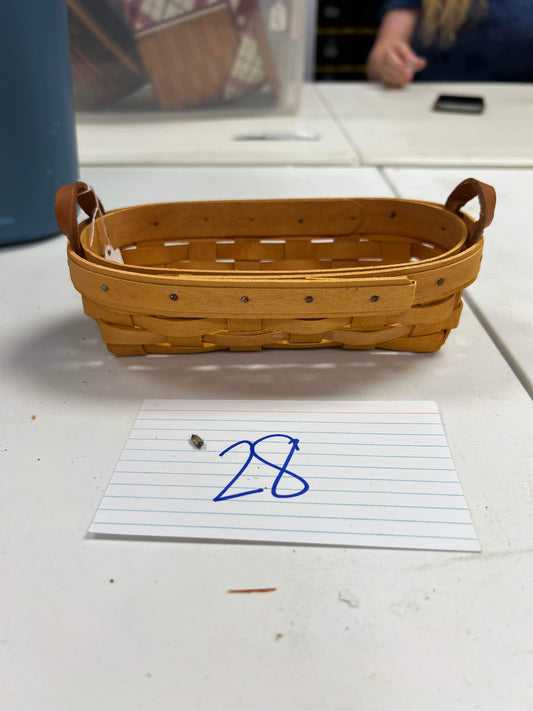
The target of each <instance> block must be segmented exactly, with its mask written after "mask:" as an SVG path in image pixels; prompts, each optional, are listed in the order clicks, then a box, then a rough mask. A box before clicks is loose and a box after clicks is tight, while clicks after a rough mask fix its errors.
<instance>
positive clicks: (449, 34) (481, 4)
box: [421, 0, 488, 47]
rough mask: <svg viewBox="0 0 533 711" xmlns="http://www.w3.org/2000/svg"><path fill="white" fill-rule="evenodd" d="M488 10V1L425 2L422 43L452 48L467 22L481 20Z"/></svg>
mask: <svg viewBox="0 0 533 711" xmlns="http://www.w3.org/2000/svg"><path fill="white" fill-rule="evenodd" d="M487 9H488V2H487V0H423V1H422V25H421V33H422V42H423V43H424V44H425V45H430V44H434V43H435V44H437V45H438V46H440V47H450V46H451V45H452V44H453V43H454V42H455V39H456V37H457V32H458V31H459V30H460V29H461V27H463V25H464V24H465V22H466V21H467V20H468V19H472V20H473V21H476V20H479V18H480V17H481V16H482V15H483V14H484V13H485V12H486V11H487Z"/></svg>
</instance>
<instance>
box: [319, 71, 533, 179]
mask: <svg viewBox="0 0 533 711" xmlns="http://www.w3.org/2000/svg"><path fill="white" fill-rule="evenodd" d="M316 87H317V91H318V92H319V94H320V95H321V96H322V98H323V100H324V102H325V104H326V105H327V106H328V107H329V108H330V110H331V112H332V114H333V115H334V116H335V117H336V119H337V120H338V121H339V124H340V125H341V126H342V127H343V129H344V131H345V132H346V134H347V135H348V136H349V138H350V140H351V142H352V144H353V146H354V149H355V150H356V151H357V153H358V155H359V158H360V160H361V163H362V164H363V165H384V166H392V165H405V166H467V165H476V166H480V165H484V166H533V133H532V126H533V84H460V83H454V84H446V83H435V84H432V83H425V82H418V83H417V82H415V83H414V84H411V85H410V86H407V87H404V88H403V89H385V88H383V87H382V86H381V85H378V84H373V83H367V82H358V83H343V82H339V83H335V84H333V83H320V84H317V85H316ZM439 94H460V95H475V96H483V97H484V98H485V111H484V113H483V114H481V115H479V116H475V115H461V114H447V113H436V112H435V111H432V110H431V107H432V105H433V102H434V101H435V99H436V97H437V96H438V95H439Z"/></svg>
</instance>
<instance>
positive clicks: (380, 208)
mask: <svg viewBox="0 0 533 711" xmlns="http://www.w3.org/2000/svg"><path fill="white" fill-rule="evenodd" d="M474 197H477V198H478V200H479V203H480V215H479V219H478V220H477V221H475V220H474V219H472V218H471V217H469V216H468V215H466V214H464V213H463V212H461V208H462V207H463V205H464V204H465V203H466V202H468V201H469V200H470V199H472V198H474ZM495 201H496V198H495V193H494V190H493V188H492V187H490V186H488V185H485V184H483V183H481V182H479V181H477V180H474V179H473V178H469V179H467V180H465V181H463V182H462V183H460V185H458V186H457V188H455V190H453V191H452V193H451V194H450V196H449V197H448V199H447V201H446V203H445V204H444V205H439V204H435V203H429V202H421V201H413V200H401V199H391V198H353V199H352V198H343V199H336V198H324V199H308V200H301V199H298V200H250V201H248V200H246V201H221V202H184V203H179V202H178V203H164V204H155V205H141V206H137V207H131V208H123V209H118V210H111V211H110V212H107V213H106V212H104V209H103V206H102V204H101V203H100V201H99V200H98V198H97V197H96V195H95V194H94V192H93V191H92V189H91V188H88V186H87V185H86V184H85V183H81V182H79V183H74V184H72V185H67V186H64V187H62V188H60V189H59V190H58V193H57V198H56V216H57V220H58V224H59V227H60V229H61V230H62V232H64V233H65V235H66V236H67V237H68V241H69V244H68V250H67V252H68V262H69V267H70V274H71V278H72V282H73V284H74V286H75V288H76V289H77V290H78V291H79V292H80V293H81V294H82V297H83V305H84V309H85V313H86V314H87V315H88V316H90V317H92V318H94V319H96V321H97V323H98V325H99V327H100V332H101V334H102V338H103V339H104V341H105V342H106V343H107V347H108V349H109V350H110V351H111V353H113V354H115V355H117V356H131V355H143V354H147V353H196V352H206V351H215V350H227V349H229V350H232V351H260V350H262V349H264V348H320V347H327V346H336V347H341V348H348V349H372V348H384V349H389V350H400V351H413V352H430V351H436V350H438V349H439V348H440V347H441V346H442V344H443V343H444V341H445V340H446V337H447V336H448V334H449V332H450V330H451V329H452V328H455V327H456V326H457V325H458V322H459V316H460V314H461V307H462V302H461V295H462V292H463V289H464V288H465V287H466V286H468V285H469V284H471V283H472V282H473V281H474V280H475V279H476V276H477V274H478V271H479V266H480V262H481V254H482V248H483V230H484V228H485V227H486V226H487V225H489V224H490V222H491V221H492V217H493V214H494V205H495ZM78 204H79V205H80V206H81V207H82V208H83V210H84V211H85V212H86V213H87V214H88V215H89V216H90V218H91V219H88V220H85V221H84V222H82V223H81V224H80V225H79V226H78V224H77V207H78ZM122 262H123V263H122Z"/></svg>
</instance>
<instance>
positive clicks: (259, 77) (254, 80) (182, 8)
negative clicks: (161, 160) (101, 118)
mask: <svg viewBox="0 0 533 711" xmlns="http://www.w3.org/2000/svg"><path fill="white" fill-rule="evenodd" d="M68 6H69V24H70V36H71V55H72V70H73V78H74V95H75V102H76V109H77V110H78V111H95V110H97V111H102V110H106V111H109V110H111V111H120V112H128V111H130V112H145V111H173V112H183V111H185V112H190V111H191V110H194V111H198V110H200V111H201V112H209V111H211V112H212V111H216V112H220V111H222V112H227V113H230V114H231V113H240V112H245V113H250V112H254V111H259V112H261V113H265V112H269V111H272V112H290V111H292V110H295V109H296V108H297V106H298V102H299V95H300V87H301V83H302V80H303V69H304V66H303V65H304V31H305V22H304V19H305V15H304V13H305V7H306V4H305V0H68Z"/></svg>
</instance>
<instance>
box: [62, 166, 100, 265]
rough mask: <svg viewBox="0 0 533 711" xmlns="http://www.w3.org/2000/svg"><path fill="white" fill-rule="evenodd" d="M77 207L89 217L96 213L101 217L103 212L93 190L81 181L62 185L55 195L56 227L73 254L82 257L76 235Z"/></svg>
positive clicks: (77, 235) (81, 250) (78, 239)
mask: <svg viewBox="0 0 533 711" xmlns="http://www.w3.org/2000/svg"><path fill="white" fill-rule="evenodd" d="M78 205H79V206H80V207H81V208H82V210H83V211H84V212H85V213H86V214H87V215H88V216H89V217H93V216H94V215H95V213H96V212H97V211H100V213H101V214H102V215H103V214H104V213H105V210H104V206H103V205H102V203H101V202H100V199H99V198H98V196H97V195H96V193H95V192H94V190H93V189H92V188H91V187H90V186H89V185H87V183H84V182H82V181H81V180H79V181H78V182H77V183H71V184H70V185H63V186H62V187H60V188H59V190H58V191H57V193H56V202H55V212H56V220H57V224H58V227H59V229H60V230H61V232H63V234H64V235H66V236H67V237H68V241H69V244H70V246H71V248H72V249H73V250H74V252H76V254H79V255H80V256H83V249H82V246H81V243H80V238H79V234H78Z"/></svg>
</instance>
